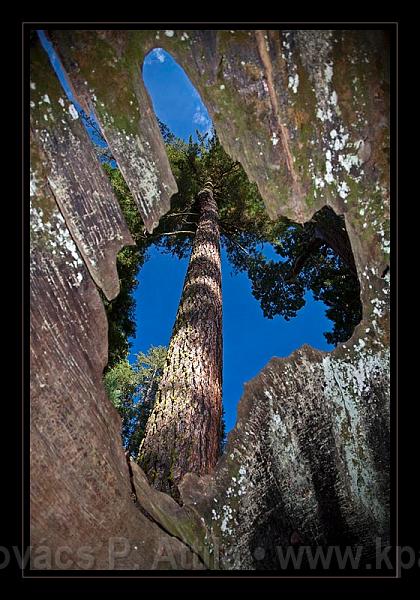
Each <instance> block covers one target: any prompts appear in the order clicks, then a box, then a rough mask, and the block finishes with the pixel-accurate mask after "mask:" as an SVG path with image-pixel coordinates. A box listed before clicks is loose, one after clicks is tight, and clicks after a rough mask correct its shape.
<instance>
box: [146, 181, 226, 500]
mask: <svg viewBox="0 0 420 600" xmlns="http://www.w3.org/2000/svg"><path fill="white" fill-rule="evenodd" d="M199 204H200V218H199V222H198V227H197V232H196V234H195V238H194V242H193V248H192V252H191V258H190V263H189V266H188V271H187V275H186V278H185V282H184V288H183V292H182V296H181V301H180V304H179V307H178V313H177V316H176V321H175V325H174V329H173V332H172V337H171V341H170V344H169V348H168V354H167V359H166V365H165V368H164V371H163V375H162V379H161V381H160V383H159V388H158V391H157V394H156V401H155V405H154V408H153V411H152V414H151V416H150V418H149V420H148V422H147V426H146V434H145V437H144V439H143V441H142V444H141V446H140V450H139V458H138V462H139V464H140V465H141V467H142V468H143V470H144V471H145V473H146V475H147V477H148V479H149V481H150V483H151V484H152V485H154V487H156V488H157V489H159V490H162V491H165V492H168V493H170V494H171V495H172V496H173V497H174V498H175V499H177V500H178V499H179V493H178V488H177V484H178V483H179V482H180V480H181V479H182V477H183V476H184V475H185V473H187V472H194V473H197V474H205V473H209V472H210V471H211V470H212V469H213V467H214V466H215V464H216V462H217V459H218V457H219V448H220V423H221V414H222V289H221V261H220V231H219V222H218V210H217V205H216V202H215V200H214V198H213V186H212V185H211V183H210V182H208V183H206V185H205V187H204V189H203V190H202V191H201V192H200V193H199Z"/></svg>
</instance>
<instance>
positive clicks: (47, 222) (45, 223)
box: [29, 200, 84, 287]
mask: <svg viewBox="0 0 420 600" xmlns="http://www.w3.org/2000/svg"><path fill="white" fill-rule="evenodd" d="M29 214H30V235H31V247H32V246H33V245H34V244H37V245H40V246H41V247H42V248H43V249H44V251H47V252H48V253H49V254H50V255H51V256H53V257H56V258H57V259H61V260H63V261H64V262H65V264H66V265H67V266H68V267H70V268H71V273H70V275H69V280H68V281H69V285H70V286H72V287H79V285H80V284H81V282H82V281H83V274H82V272H81V270H80V268H81V267H82V266H83V264H84V263H83V261H82V259H81V257H80V254H79V252H78V250H77V247H76V245H75V243H74V241H73V239H72V237H71V235H70V232H69V230H68V228H67V226H66V223H65V221H64V218H63V216H62V214H61V212H60V211H59V210H57V209H56V210H53V211H52V212H51V214H50V215H49V218H48V219H47V218H46V215H45V213H44V211H43V209H42V208H41V207H40V206H38V205H36V204H34V203H33V202H32V200H31V203H30V210H29Z"/></svg>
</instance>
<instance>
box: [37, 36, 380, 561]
mask: <svg viewBox="0 0 420 600" xmlns="http://www.w3.org/2000/svg"><path fill="white" fill-rule="evenodd" d="M49 35H50V37H51V39H52V41H53V43H54V44H55V47H56V49H57V52H58V53H59V55H60V57H61V59H62V62H63V65H64V67H65V69H66V71H67V74H68V78H69V81H70V83H71V85H72V87H73V89H74V91H75V94H76V95H77V97H78V99H79V100H80V101H81V103H82V104H83V105H84V106H85V107H86V108H87V107H88V106H89V107H91V108H92V109H93V110H94V111H95V114H96V116H97V118H98V121H99V123H100V125H101V128H102V130H103V132H104V135H105V137H106V139H107V141H108V143H109V145H110V148H111V150H112V152H113V154H114V155H115V156H116V158H117V161H118V164H119V167H120V168H121V171H122V172H123V175H124V177H125V179H126V181H127V184H128V185H129V187H130V189H131V191H132V192H133V195H134V197H135V198H136V200H137V202H138V206H139V211H140V213H141V215H142V217H143V219H144V222H145V227H146V228H147V229H148V230H149V231H151V230H152V229H153V227H154V226H155V225H156V223H157V222H158V220H159V218H160V217H161V216H162V215H163V214H164V213H165V212H166V211H167V210H168V208H169V203H170V197H171V195H172V194H173V193H174V192H175V191H176V185H175V182H174V179H173V176H172V174H171V172H170V169H169V164H168V160H167V157H166V153H165V148H164V144H163V141H162V138H161V136H160V133H159V129H158V126H157V123H156V121H155V117H154V115H153V111H152V108H151V103H150V100H149V98H148V95H147V93H146V91H145V88H144V85H143V82H142V80H141V75H140V66H141V64H142V61H143V59H144V57H145V56H146V55H147V53H148V52H149V51H150V50H151V49H152V48H155V47H163V48H164V49H166V50H167V51H169V52H171V53H172V55H173V56H174V57H175V58H176V60H177V61H178V62H179V64H180V65H181V66H182V67H183V68H184V69H185V71H186V72H187V74H188V75H189V77H190V79H191V81H192V82H193V84H194V85H195V86H196V88H197V90H198V92H199V93H200V94H201V96H202V98H203V100H204V102H205V103H206V106H207V108H208V110H209V113H210V115H211V116H212V118H213V120H214V122H215V125H216V128H217V127H218V124H220V125H222V124H223V126H220V127H219V128H218V133H219V136H220V139H221V141H222V143H223V145H224V147H225V149H226V150H227V152H228V153H229V154H230V155H231V156H232V157H233V158H234V159H237V160H239V161H240V162H241V163H242V165H243V166H244V168H245V170H246V172H247V174H248V176H249V177H250V179H251V180H254V181H256V183H257V184H258V187H259V190H260V192H261V194H262V196H263V198H264V201H265V203H266V207H267V211H268V213H269V214H270V216H272V217H277V216H279V215H285V216H287V217H289V218H291V219H293V220H295V221H299V222H303V221H305V220H307V219H309V218H310V217H311V216H312V215H313V213H314V212H316V211H317V210H319V209H320V208H321V207H322V206H324V205H326V204H327V205H329V206H330V207H332V208H333V209H334V210H335V211H336V213H338V214H344V217H345V221H346V227H347V231H348V234H349V238H350V241H351V245H352V249H353V253H354V258H355V264H356V268H357V272H358V276H359V280H360V286H361V299H362V303H363V320H362V322H361V323H360V324H359V326H358V327H357V328H356V331H355V332H354V334H353V337H352V339H351V340H349V342H347V343H346V344H342V345H340V346H339V347H338V348H337V349H336V350H335V351H334V352H332V353H329V354H328V353H322V352H319V351H316V350H313V349H312V348H309V347H306V346H305V347H302V348H300V349H299V350H297V351H296V352H294V353H293V355H292V356H290V357H289V358H287V359H275V358H274V359H272V360H271V361H270V363H269V364H268V365H267V366H266V367H265V368H264V369H263V370H262V371H261V373H260V374H259V375H258V376H257V377H256V378H255V379H253V380H252V381H251V382H249V383H248V384H247V385H246V388H245V393H244V396H243V398H242V399H241V401H240V404H239V408H238V421H237V424H236V427H235V428H234V430H233V431H232V432H231V434H230V435H229V439H228V444H227V449H226V452H225V454H224V456H223V457H222V459H221V460H220V461H219V463H218V464H217V466H216V468H215V471H214V472H213V473H212V474H211V475H206V476H204V477H201V478H198V477H196V476H193V475H187V476H186V477H185V478H184V480H183V482H182V483H181V486H180V489H181V494H182V498H183V506H182V507H180V506H179V505H178V504H176V503H175V502H174V501H173V500H172V499H171V498H170V497H168V496H167V495H165V494H162V493H160V492H157V491H156V490H152V489H151V488H150V487H149V486H148V484H147V482H146V480H145V478H144V474H143V473H142V472H141V469H140V468H139V467H138V466H137V465H134V464H127V462H126V460H125V456H124V452H123V449H122V447H121V444H120V439H119V429H120V422H119V417H118V414H117V412H116V410H115V409H114V408H113V407H112V406H111V404H110V402H109V401H108V399H107V398H106V394H105V391H104V388H103V385H102V371H103V369H104V367H105V365H106V361H107V322H106V316H105V312H104V309H103V306H102V302H101V300H100V296H99V292H98V289H97V288H99V289H100V290H102V292H103V293H104V294H105V295H106V296H107V297H108V298H113V297H115V295H116V294H117V293H118V289H119V286H118V275H117V272H116V268H115V256H116V253H117V252H118V251H119V249H120V248H121V247H122V246H124V245H127V244H130V243H132V240H131V236H130V234H129V232H128V230H127V227H126V225H125V222H124V219H123V217H122V215H121V213H120V210H119V207H118V203H117V201H116V199H115V198H114V196H113V193H112V190H111V188H110V185H109V183H108V181H107V178H106V176H105V175H104V173H103V172H102V170H101V167H100V165H99V163H98V162H97V160H96V158H95V155H94V152H93V150H92V145H91V142H90V140H89V138H88V136H87V135H86V133H85V131H84V130H83V127H82V126H81V124H80V122H79V120H78V118H77V113H76V111H75V109H74V107H73V106H72V105H70V103H69V102H68V101H67V99H66V98H65V95H64V92H63V91H62V89H61V88H60V85H59V83H58V80H57V79H56V77H55V75H54V72H53V70H52V68H51V67H50V65H49V62H48V59H47V56H46V55H45V53H44V52H43V50H42V48H41V47H40V45H39V42H38V40H37V38H36V37H35V36H33V37H32V38H31V84H30V86H31V271H30V276H31V282H30V286H31V545H32V547H33V552H32V568H35V569H48V568H72V569H83V568H88V569H114V568H115V569H149V568H153V569H155V568H157V569H159V568H162V569H168V568H170V569H203V568H210V569H256V570H269V569H274V570H277V569H280V568H281V562H280V559H279V550H278V549H279V547H280V548H282V547H286V546H288V545H290V544H292V545H293V544H304V545H317V544H323V545H331V544H332V545H337V544H341V545H352V546H358V545H360V546H363V558H364V559H366V560H367V559H368V557H369V556H371V554H372V553H373V551H374V548H375V544H376V543H377V540H376V538H380V543H381V544H387V542H388V541H389V536H390V526H389V518H390V517H389V483H390V482H389V477H390V476H389V452H390V450H389V429H390V420H389V357H388V346H389V275H388V274H387V275H385V276H383V275H384V273H385V272H386V268H387V266H388V263H389V165H388V162H389V129H388V121H389V115H388V110H389V109H388V90H389V55H388V54H389V52H388V39H387V34H386V32H383V31H326V30H323V31H315V30H307V31H304V30H301V31H234V32H230V31H187V32H184V31H154V30H150V31H141V30H140V31H135V30H133V31H64V30H60V31H51V32H49ZM63 547H64V548H65V551H64V555H65V558H64V556H63ZM45 548H47V551H46V550H45ZM86 548H87V549H86Z"/></svg>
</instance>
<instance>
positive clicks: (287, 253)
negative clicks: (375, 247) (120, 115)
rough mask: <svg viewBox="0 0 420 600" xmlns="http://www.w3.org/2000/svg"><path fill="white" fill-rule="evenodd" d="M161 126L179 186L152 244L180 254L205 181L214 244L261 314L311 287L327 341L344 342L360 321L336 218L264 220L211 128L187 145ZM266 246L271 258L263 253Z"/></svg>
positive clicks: (292, 311)
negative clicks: (214, 216) (214, 215)
mask: <svg viewBox="0 0 420 600" xmlns="http://www.w3.org/2000/svg"><path fill="white" fill-rule="evenodd" d="M161 130H162V135H163V136H164V139H165V140H166V144H167V153H168V157H169V161H170V163H171V167H172V171H173V173H174V175H175V178H176V180H177V184H178V189H179V191H178V194H176V196H175V197H174V198H173V202H172V207H171V211H170V213H169V214H167V215H165V216H164V217H163V218H162V219H161V223H160V225H159V228H158V229H157V230H156V232H155V235H156V238H157V240H156V243H157V245H158V246H159V247H160V248H161V249H163V250H164V251H165V252H170V253H172V254H174V255H176V256H178V257H185V256H187V255H188V253H189V250H190V248H191V239H192V236H193V235H194V232H195V229H196V226H197V220H198V209H197V206H196V197H197V193H198V192H199V191H200V189H201V188H202V186H203V185H204V183H205V182H206V181H207V180H208V179H210V180H211V181H212V183H213V186H214V195H215V198H216V201H217V203H218V207H219V216H220V228H221V240H222V243H223V244H224V246H225V248H226V250H227V252H228V256H229V260H230V262H231V264H232V266H233V269H234V271H235V272H240V271H244V272H246V273H247V274H248V276H249V279H250V281H251V284H252V292H253V295H254V296H255V298H256V299H257V300H258V301H259V302H260V304H261V308H262V311H263V313H264V316H266V317H267V318H273V317H274V316H276V315H281V316H282V317H284V318H285V319H287V320H288V319H291V318H293V317H295V316H296V314H297V312H298V311H299V310H300V309H301V308H302V307H303V306H304V305H305V293H306V291H307V290H311V291H312V293H313V295H314V298H315V299H317V300H322V301H323V302H324V303H325V304H326V305H327V307H328V309H327V311H326V315H327V317H328V318H330V319H331V320H332V321H333V323H334V327H333V331H332V332H328V333H325V334H324V335H325V337H326V339H327V341H328V342H329V343H332V344H338V343H339V342H342V341H345V340H347V339H348V338H349V337H350V336H351V334H352V332H353V330H354V327H355V326H356V325H357V323H358V322H359V321H360V319H361V303H360V288H359V283H358V279H357V275H356V272H355V267H354V261H353V256H352V252H351V248H350V244H349V241H348V237H347V233H346V231H345V226H344V220H343V219H342V217H339V216H337V215H336V214H335V213H334V212H333V211H332V210H331V209H328V208H325V209H323V210H321V211H319V212H318V213H317V214H316V215H314V217H313V218H312V219H311V220H310V221H309V222H308V223H305V224H304V225H299V224H297V223H293V222H291V221H289V220H288V219H285V218H283V219H279V220H277V221H271V220H270V219H269V218H268V216H267V213H266V211H265V207H264V203H263V201H262V198H261V196H260V194H259V192H258V188H257V186H256V184H255V183H252V182H250V181H249V180H248V177H247V176H246V174H245V171H244V170H243V168H242V166H241V165H240V163H238V162H235V161H233V160H232V159H231V158H230V157H229V156H228V155H227V154H226V152H225V151H224V150H223V148H222V146H221V144H220V142H219V140H218V137H217V135H216V133H215V132H213V135H212V137H210V139H208V136H201V135H200V134H199V132H198V131H197V137H198V142H193V141H192V138H190V140H189V142H188V144H187V143H186V142H184V141H183V140H180V139H177V138H176V137H175V136H174V135H173V134H171V133H170V132H169V129H168V128H167V127H166V126H165V125H163V124H161ZM182 232H185V233H182ZM175 233H176V235H175ZM267 243H269V244H271V245H272V246H273V248H274V249H275V251H276V252H277V253H278V255H279V260H278V261H272V260H268V259H266V258H265V256H264V253H263V245H264V244H267Z"/></svg>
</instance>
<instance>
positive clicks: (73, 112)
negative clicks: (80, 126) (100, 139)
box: [69, 104, 79, 121]
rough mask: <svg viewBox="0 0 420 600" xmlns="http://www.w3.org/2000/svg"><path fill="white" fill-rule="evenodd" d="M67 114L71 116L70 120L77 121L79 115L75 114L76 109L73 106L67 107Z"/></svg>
mask: <svg viewBox="0 0 420 600" xmlns="http://www.w3.org/2000/svg"><path fill="white" fill-rule="evenodd" d="M69 113H70V116H71V118H72V119H73V120H74V121H75V120H76V119H78V118H79V113H78V112H77V110H76V108H75V106H74V104H70V105H69Z"/></svg>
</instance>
